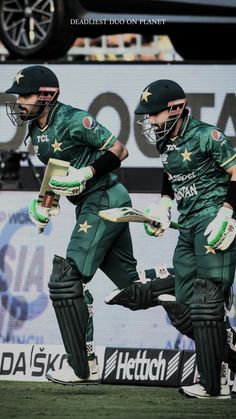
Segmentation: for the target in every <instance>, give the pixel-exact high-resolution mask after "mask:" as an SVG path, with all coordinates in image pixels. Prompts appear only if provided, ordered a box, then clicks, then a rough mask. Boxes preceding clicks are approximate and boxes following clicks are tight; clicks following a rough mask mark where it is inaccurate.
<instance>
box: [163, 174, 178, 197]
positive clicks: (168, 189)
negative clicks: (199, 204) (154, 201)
mask: <svg viewBox="0 0 236 419" xmlns="http://www.w3.org/2000/svg"><path fill="white" fill-rule="evenodd" d="M161 195H162V196H163V195H167V196H169V197H170V198H171V199H174V198H175V195H174V191H173V189H172V185H171V182H170V181H169V179H168V174H167V173H166V172H164V173H163V180H162V189H161Z"/></svg>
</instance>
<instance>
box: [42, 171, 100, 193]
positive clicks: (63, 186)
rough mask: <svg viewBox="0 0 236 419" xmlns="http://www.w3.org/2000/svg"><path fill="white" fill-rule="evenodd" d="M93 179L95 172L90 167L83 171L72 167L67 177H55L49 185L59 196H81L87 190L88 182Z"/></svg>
mask: <svg viewBox="0 0 236 419" xmlns="http://www.w3.org/2000/svg"><path fill="white" fill-rule="evenodd" d="M92 177H93V170H92V168H91V167H90V166H86V167H82V168H81V169H76V168H75V167H72V166H70V167H69V170H68V174H67V176H53V177H52V178H51V179H50V181H49V185H50V186H51V188H52V190H53V191H54V192H55V193H56V194H58V195H65V196H73V195H79V194H81V193H82V192H83V190H84V189H85V188H86V182H87V181H88V180H89V179H91V178H92Z"/></svg>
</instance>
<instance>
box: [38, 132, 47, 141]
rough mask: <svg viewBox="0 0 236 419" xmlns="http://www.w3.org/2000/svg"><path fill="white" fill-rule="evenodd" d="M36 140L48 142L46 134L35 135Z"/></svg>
mask: <svg viewBox="0 0 236 419" xmlns="http://www.w3.org/2000/svg"><path fill="white" fill-rule="evenodd" d="M37 141H38V143H48V142H49V138H48V136H47V134H46V135H37Z"/></svg>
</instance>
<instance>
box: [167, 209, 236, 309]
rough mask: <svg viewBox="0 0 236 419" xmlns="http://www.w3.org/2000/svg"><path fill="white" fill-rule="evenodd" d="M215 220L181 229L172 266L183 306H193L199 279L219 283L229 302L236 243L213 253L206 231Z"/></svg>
mask: <svg viewBox="0 0 236 419" xmlns="http://www.w3.org/2000/svg"><path fill="white" fill-rule="evenodd" d="M212 219H213V217H209V218H205V219H203V220H202V221H200V222H199V223H198V224H196V225H194V226H193V227H191V228H180V231H179V238H178V243H177V246H176V249H175V253H174V258H173V264H174V269H175V276H176V279H175V282H176V285H175V287H176V289H175V291H176V299H177V301H179V302H181V303H186V304H190V303H191V299H192V295H193V283H194V280H195V278H196V277H198V278H203V279H210V280H213V281H215V282H217V283H219V284H220V285H221V289H222V292H223V294H224V297H225V302H226V303H227V302H228V299H229V293H230V288H231V285H232V284H233V281H234V274H235V266H236V240H234V242H233V243H232V244H231V246H230V247H229V248H228V249H226V250H225V251H221V250H218V251H214V250H213V249H211V248H210V247H209V246H208V245H207V237H205V236H204V231H205V229H206V227H207V226H208V225H209V223H210V222H211V221H212Z"/></svg>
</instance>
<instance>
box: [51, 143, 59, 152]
mask: <svg viewBox="0 0 236 419" xmlns="http://www.w3.org/2000/svg"><path fill="white" fill-rule="evenodd" d="M61 145H62V142H61V143H58V142H57V140H55V141H54V144H51V146H52V148H53V150H54V153H56V151H62V149H61Z"/></svg>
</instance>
